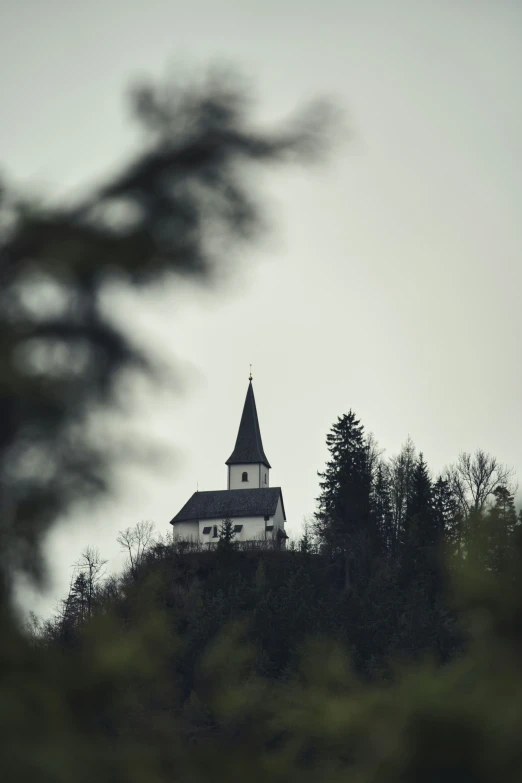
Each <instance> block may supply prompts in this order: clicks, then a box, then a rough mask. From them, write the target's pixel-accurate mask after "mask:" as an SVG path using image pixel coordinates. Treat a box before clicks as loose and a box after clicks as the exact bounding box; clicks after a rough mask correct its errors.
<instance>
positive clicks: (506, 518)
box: [486, 485, 518, 573]
mask: <svg viewBox="0 0 522 783" xmlns="http://www.w3.org/2000/svg"><path fill="white" fill-rule="evenodd" d="M493 494H494V496H495V505H494V506H493V507H492V508H491V509H490V510H489V512H488V514H487V516H486V528H487V563H488V566H489V567H490V568H491V569H492V570H493V571H495V572H496V573H502V572H504V571H505V569H506V565H507V563H508V562H509V560H510V559H511V558H512V556H513V551H514V547H515V530H516V527H517V524H518V520H517V512H516V509H515V501H514V498H513V495H512V494H511V493H510V492H509V490H508V489H507V487H504V486H501V485H500V486H498V487H496V489H495V490H494V492H493Z"/></svg>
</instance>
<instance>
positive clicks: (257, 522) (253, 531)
mask: <svg viewBox="0 0 522 783" xmlns="http://www.w3.org/2000/svg"><path fill="white" fill-rule="evenodd" d="M272 520H273V517H271V518H270V520H269V521H268V522H266V523H265V520H264V518H263V517H236V518H235V519H232V524H233V525H242V526H243V527H242V530H241V532H240V533H236V534H235V536H234V541H252V540H255V539H264V537H265V527H266V525H272V524H273V521H272ZM222 524H223V520H222V519H205V520H202V521H201V522H200V523H199V531H200V537H199V538H200V541H202V542H203V543H205V544H209V543H216V541H217V540H218V539H217V538H214V536H213V532H214V526H215V527H217V533H218V537H219V531H220V529H221V525H222ZM205 527H210V533H207V534H205V535H203V528H205ZM266 535H267V537H268V538H270V536H271V533H270V532H268V533H267V534H266Z"/></svg>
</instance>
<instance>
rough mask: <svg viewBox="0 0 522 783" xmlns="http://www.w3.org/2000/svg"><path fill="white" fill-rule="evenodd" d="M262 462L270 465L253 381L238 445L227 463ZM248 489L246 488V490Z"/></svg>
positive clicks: (238, 434)
mask: <svg viewBox="0 0 522 783" xmlns="http://www.w3.org/2000/svg"><path fill="white" fill-rule="evenodd" d="M259 462H261V463H262V464H263V465H266V466H267V468H269V467H270V463H269V461H268V460H267V458H266V455H265V452H264V451H263V441H262V440H261V430H260V429H259V420H258V418H257V410H256V401H255V398H254V389H253V387H252V381H250V383H249V384H248V391H247V395H246V399H245V405H244V407H243V415H242V416H241V422H240V424H239V432H238V433H237V439H236V445H235V448H234V451H233V452H232V454H231V456H230V457H229V458H228V459H227V461H226V463H225V464H226V465H243V464H244V465H249V464H257V463H259ZM245 491H246V490H245Z"/></svg>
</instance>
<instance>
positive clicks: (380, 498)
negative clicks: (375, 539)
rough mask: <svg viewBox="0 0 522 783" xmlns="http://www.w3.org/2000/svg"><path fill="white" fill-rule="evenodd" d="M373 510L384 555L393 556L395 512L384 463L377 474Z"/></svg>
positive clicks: (374, 484) (372, 502)
mask: <svg viewBox="0 0 522 783" xmlns="http://www.w3.org/2000/svg"><path fill="white" fill-rule="evenodd" d="M371 508H372V516H373V519H374V524H375V527H376V530H377V532H378V536H379V540H380V544H381V548H382V553H383V554H391V553H392V551H393V548H394V536H393V512H392V506H391V497H390V482H389V477H388V474H387V471H386V468H385V466H384V464H383V463H382V462H379V464H378V465H377V470H376V472H375V480H374V482H373V487H372V494H371Z"/></svg>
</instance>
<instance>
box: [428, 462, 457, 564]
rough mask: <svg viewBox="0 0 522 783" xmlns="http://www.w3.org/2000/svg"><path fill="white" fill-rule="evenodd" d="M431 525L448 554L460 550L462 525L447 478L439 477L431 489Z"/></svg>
mask: <svg viewBox="0 0 522 783" xmlns="http://www.w3.org/2000/svg"><path fill="white" fill-rule="evenodd" d="M432 511H433V524H434V529H435V531H436V533H437V535H438V536H439V537H440V538H442V539H443V540H444V543H445V546H446V550H447V552H448V553H450V554H453V555H455V554H459V553H460V550H461V543H462V542H461V534H462V530H461V528H462V524H461V519H460V514H459V508H458V502H457V499H456V498H455V495H454V493H453V491H452V489H451V485H450V482H449V480H448V479H447V478H443V477H442V476H439V477H438V478H437V481H435V483H434V484H433V489H432Z"/></svg>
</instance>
